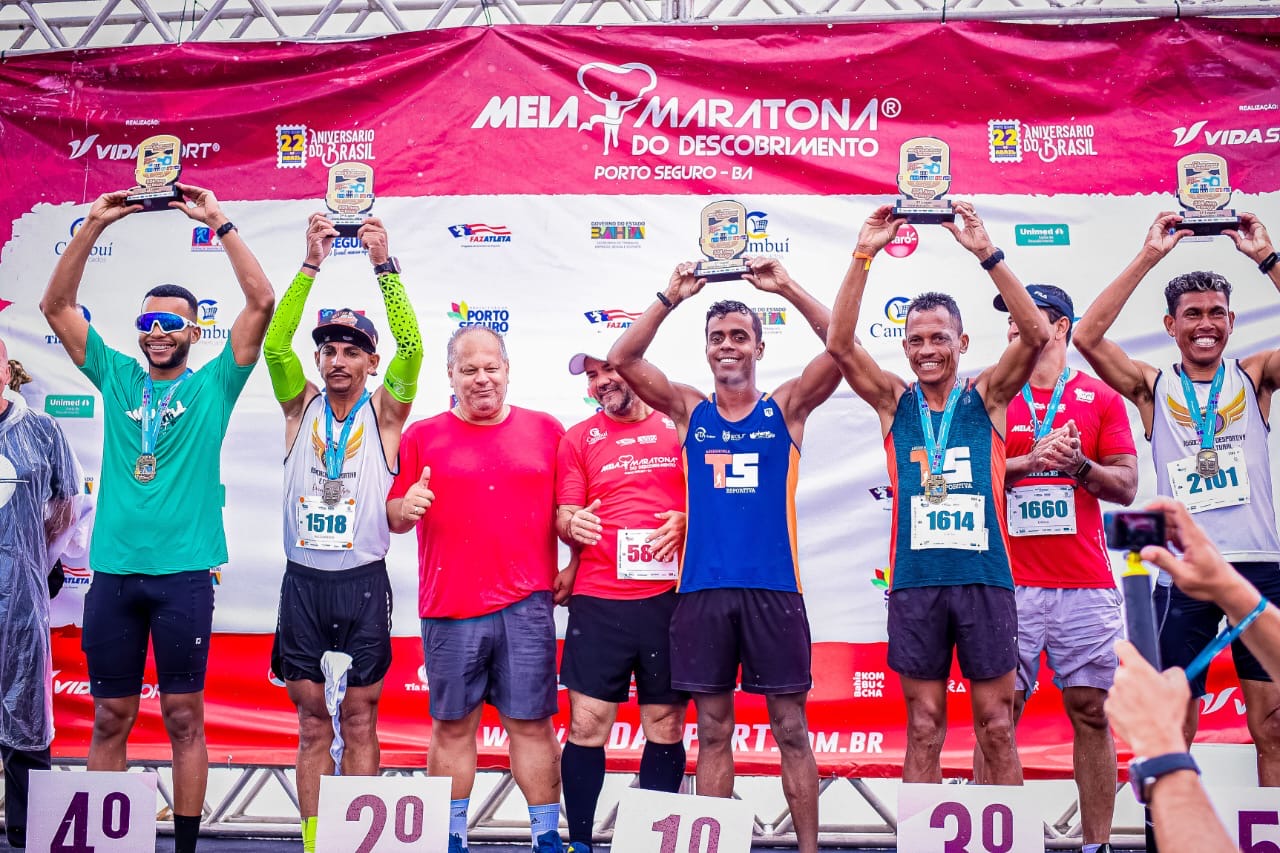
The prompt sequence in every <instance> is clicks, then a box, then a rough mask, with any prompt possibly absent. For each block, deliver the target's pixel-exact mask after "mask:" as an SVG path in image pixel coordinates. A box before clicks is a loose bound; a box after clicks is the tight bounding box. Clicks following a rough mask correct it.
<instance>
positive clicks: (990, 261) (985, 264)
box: [978, 249, 1004, 272]
mask: <svg viewBox="0 0 1280 853" xmlns="http://www.w3.org/2000/svg"><path fill="white" fill-rule="evenodd" d="M1003 260H1004V252H1002V251H1000V250H999V249H996V250H995V251H994V252H992V253H991V254H990V255H989V256H988V257H987V259H986V260H983V261H979V262H978V264H979V265H980V266H981V267H982V268H983V269H984V270H986V271H987V272H991V271H992V270H993V269H995V268H996V264H998V263H1000V262H1001V261H1003Z"/></svg>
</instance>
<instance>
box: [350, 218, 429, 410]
mask: <svg viewBox="0 0 1280 853" xmlns="http://www.w3.org/2000/svg"><path fill="white" fill-rule="evenodd" d="M359 237H360V241H361V242H362V243H363V244H364V247H365V248H366V249H368V250H369V263H371V264H373V266H374V268H375V269H376V268H377V267H378V265H379V264H385V263H387V261H388V260H389V259H390V257H391V253H390V249H389V248H388V243H387V229H386V228H385V227H384V226H383V224H382V220H381V219H378V218H376V217H370V218H369V219H366V220H365V223H364V225H361V226H360V231H359ZM378 289H379V290H380V291H382V303H383V305H384V306H385V307H386V310H387V323H388V324H389V325H390V326H391V336H392V337H393V338H395V341H396V354H395V355H394V356H392V358H391V361H390V363H388V364H387V367H386V370H385V371H384V373H385V376H384V378H383V380H382V385H380V386H379V387H378V390H377V391H376V392H374V395H373V406H374V410H375V411H376V412H377V413H378V419H379V421H380V422H382V423H385V424H386V425H387V426H388V428H390V429H391V430H393V431H394V432H395V433H396V434H398V433H399V432H400V428H401V427H402V426H404V422H405V421H406V420H407V419H408V418H409V411H410V409H412V408H413V400H414V398H415V397H417V395H418V374H419V373H420V372H421V370H422V333H421V332H420V331H419V330H418V315H417V314H415V313H414V311H413V306H412V305H410V304H409V297H408V294H406V293H405V290H404V284H403V283H402V282H401V281H400V273H398V272H381V273H378Z"/></svg>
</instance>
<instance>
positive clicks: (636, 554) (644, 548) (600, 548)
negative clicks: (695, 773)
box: [556, 352, 689, 853]
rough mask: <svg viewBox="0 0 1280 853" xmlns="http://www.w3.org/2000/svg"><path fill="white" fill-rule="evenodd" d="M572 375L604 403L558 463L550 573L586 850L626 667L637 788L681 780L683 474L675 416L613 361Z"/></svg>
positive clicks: (586, 358)
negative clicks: (559, 544) (558, 568)
mask: <svg viewBox="0 0 1280 853" xmlns="http://www.w3.org/2000/svg"><path fill="white" fill-rule="evenodd" d="M569 372H570V373H572V374H573V375H575V376H580V375H583V374H585V375H586V377H587V392H588V393H589V394H590V395H591V396H592V397H593V398H595V400H596V401H598V402H599V403H600V407H601V410H600V411H599V412H597V413H596V414H595V415H592V416H591V417H589V418H587V419H586V420H585V421H583V422H582V423H579V424H576V425H574V426H572V427H570V428H569V430H568V432H566V433H565V436H564V438H563V439H561V441H560V451H559V454H558V457H557V460H556V503H557V508H556V529H557V531H558V532H559V534H560V538H561V539H562V540H564V541H565V542H566V543H568V544H569V545H571V546H573V547H574V548H575V549H577V550H578V551H579V553H578V561H577V562H576V563H575V564H573V565H571V567H570V568H567V569H565V570H564V571H562V572H560V574H559V576H558V577H557V579H556V590H557V598H558V599H560V598H568V603H569V625H568V628H567V629H566V631H565V641H564V653H563V654H562V656H561V661H560V683H561V684H563V685H564V686H565V687H567V688H568V689H569V736H568V741H567V742H566V743H565V747H564V754H563V755H562V757H561V759H560V778H561V780H562V782H563V786H564V807H565V813H566V817H567V818H568V821H569V843H570V846H569V849H570V850H571V851H572V853H584V851H585V853H591V837H592V826H593V824H594V822H595V813H596V804H597V802H598V801H599V798H600V790H601V788H602V787H603V785H604V777H605V743H606V742H607V741H608V739H609V733H610V732H611V731H612V730H613V723H614V720H615V719H616V718H617V715H618V704H619V703H621V702H625V701H627V696H628V694H629V692H630V687H631V680H632V674H633V673H634V676H635V685H636V701H637V702H639V704H640V723H641V726H642V728H643V730H644V736H645V745H644V750H643V752H642V753H641V756H640V777H639V784H640V787H641V788H646V789H649V790H655V791H670V792H672V793H674V792H676V791H678V790H680V784H681V782H683V781H684V769H685V751H684V716H685V708H686V707H687V705H688V700H689V695H688V694H687V693H684V692H681V691H679V690H675V689H673V688H672V687H671V649H670V640H669V636H668V632H669V629H670V626H671V614H672V612H673V611H674V610H675V605H676V594H675V582H676V575H677V571H678V566H677V555H678V552H679V551H680V549H681V547H682V546H683V545H684V531H685V514H684V505H685V494H684V471H683V466H682V465H681V460H680V443H679V441H678V439H677V438H676V425H675V422H674V421H672V420H671V418H669V417H667V416H666V415H664V414H662V413H661V412H656V411H654V410H653V409H652V408H650V407H649V405H648V404H647V403H645V402H644V401H643V400H641V399H640V398H639V397H637V396H636V395H635V394H634V393H633V392H632V390H631V386H629V385H628V384H627V383H626V380H624V379H623V378H622V377H621V376H619V375H618V372H617V371H616V370H614V368H613V365H611V364H609V362H607V361H606V360H605V359H603V358H601V357H600V356H594V355H588V354H587V353H582V352H580V353H578V354H577V355H575V356H574V357H573V358H572V359H570V360H569ZM575 566H576V568H575ZM570 594H572V596H571V597H570Z"/></svg>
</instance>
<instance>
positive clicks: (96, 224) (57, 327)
mask: <svg viewBox="0 0 1280 853" xmlns="http://www.w3.org/2000/svg"><path fill="white" fill-rule="evenodd" d="M128 194H129V191H128V190H120V191H118V192H113V193H105V194H103V195H101V196H98V199H97V200H96V201H95V202H94V203H93V205H92V206H91V207H90V208H89V214H88V215H87V216H85V218H84V224H83V225H81V226H80V230H79V231H77V232H76V233H75V234H74V235H73V236H72V237H71V241H70V242H68V243H67V248H66V249H65V250H64V251H63V253H62V256H61V257H59V258H58V263H57V264H56V265H54V268H53V275H51V276H50V277H49V285H48V286H47V287H46V288H45V291H44V297H43V298H42V299H41V300H40V311H41V313H43V314H44V318H45V320H46V321H48V323H49V328H50V329H52V330H53V333H54V334H55V335H57V336H58V339H59V340H61V341H62V347H63V349H65V350H66V351H67V355H69V356H71V360H72V361H73V362H75V364H76V366H77V367H80V366H83V365H84V359H85V347H86V346H88V343H89V321H88V320H86V319H85V318H84V314H82V313H81V312H80V307H79V305H78V303H77V296H78V295H79V292H80V279H82V278H83V277H84V265H85V263H86V262H87V261H88V260H89V253H90V252H92V251H93V247H94V245H95V244H96V243H97V242H98V238H99V237H101V236H102V232H103V231H104V230H106V228H107V226H108V225H110V224H111V223H113V222H116V221H118V220H120V219H123V218H124V217H126V216H128V215H129V214H131V213H135V212H137V211H139V210H141V209H142V207H141V206H140V205H127V204H125V202H124V200H125V196H127V195H128Z"/></svg>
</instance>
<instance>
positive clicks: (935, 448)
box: [915, 376, 961, 474]
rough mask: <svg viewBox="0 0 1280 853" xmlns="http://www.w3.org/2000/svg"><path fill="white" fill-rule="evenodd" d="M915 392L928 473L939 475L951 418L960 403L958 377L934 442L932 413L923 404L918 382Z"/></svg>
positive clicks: (923, 400) (922, 394)
mask: <svg viewBox="0 0 1280 853" xmlns="http://www.w3.org/2000/svg"><path fill="white" fill-rule="evenodd" d="M915 390H916V402H917V403H919V404H920V429H921V431H922V432H924V449H925V452H926V453H928V454H929V473H930V474H941V473H942V462H943V457H945V456H946V454H947V436H948V435H949V434H950V433H951V418H952V417H953V416H954V415H955V413H956V404H957V403H959V402H960V390H961V388H960V377H959V376H957V377H956V384H955V385H954V386H952V388H951V394H950V395H949V396H948V397H947V405H946V408H944V409H943V410H942V423H941V424H939V426H938V437H937V439H936V440H935V439H934V437H933V413H932V412H930V411H929V404H928V403H927V402H925V399H924V393H923V392H922V391H921V390H920V383H919V382H917V383H916V385H915Z"/></svg>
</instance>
